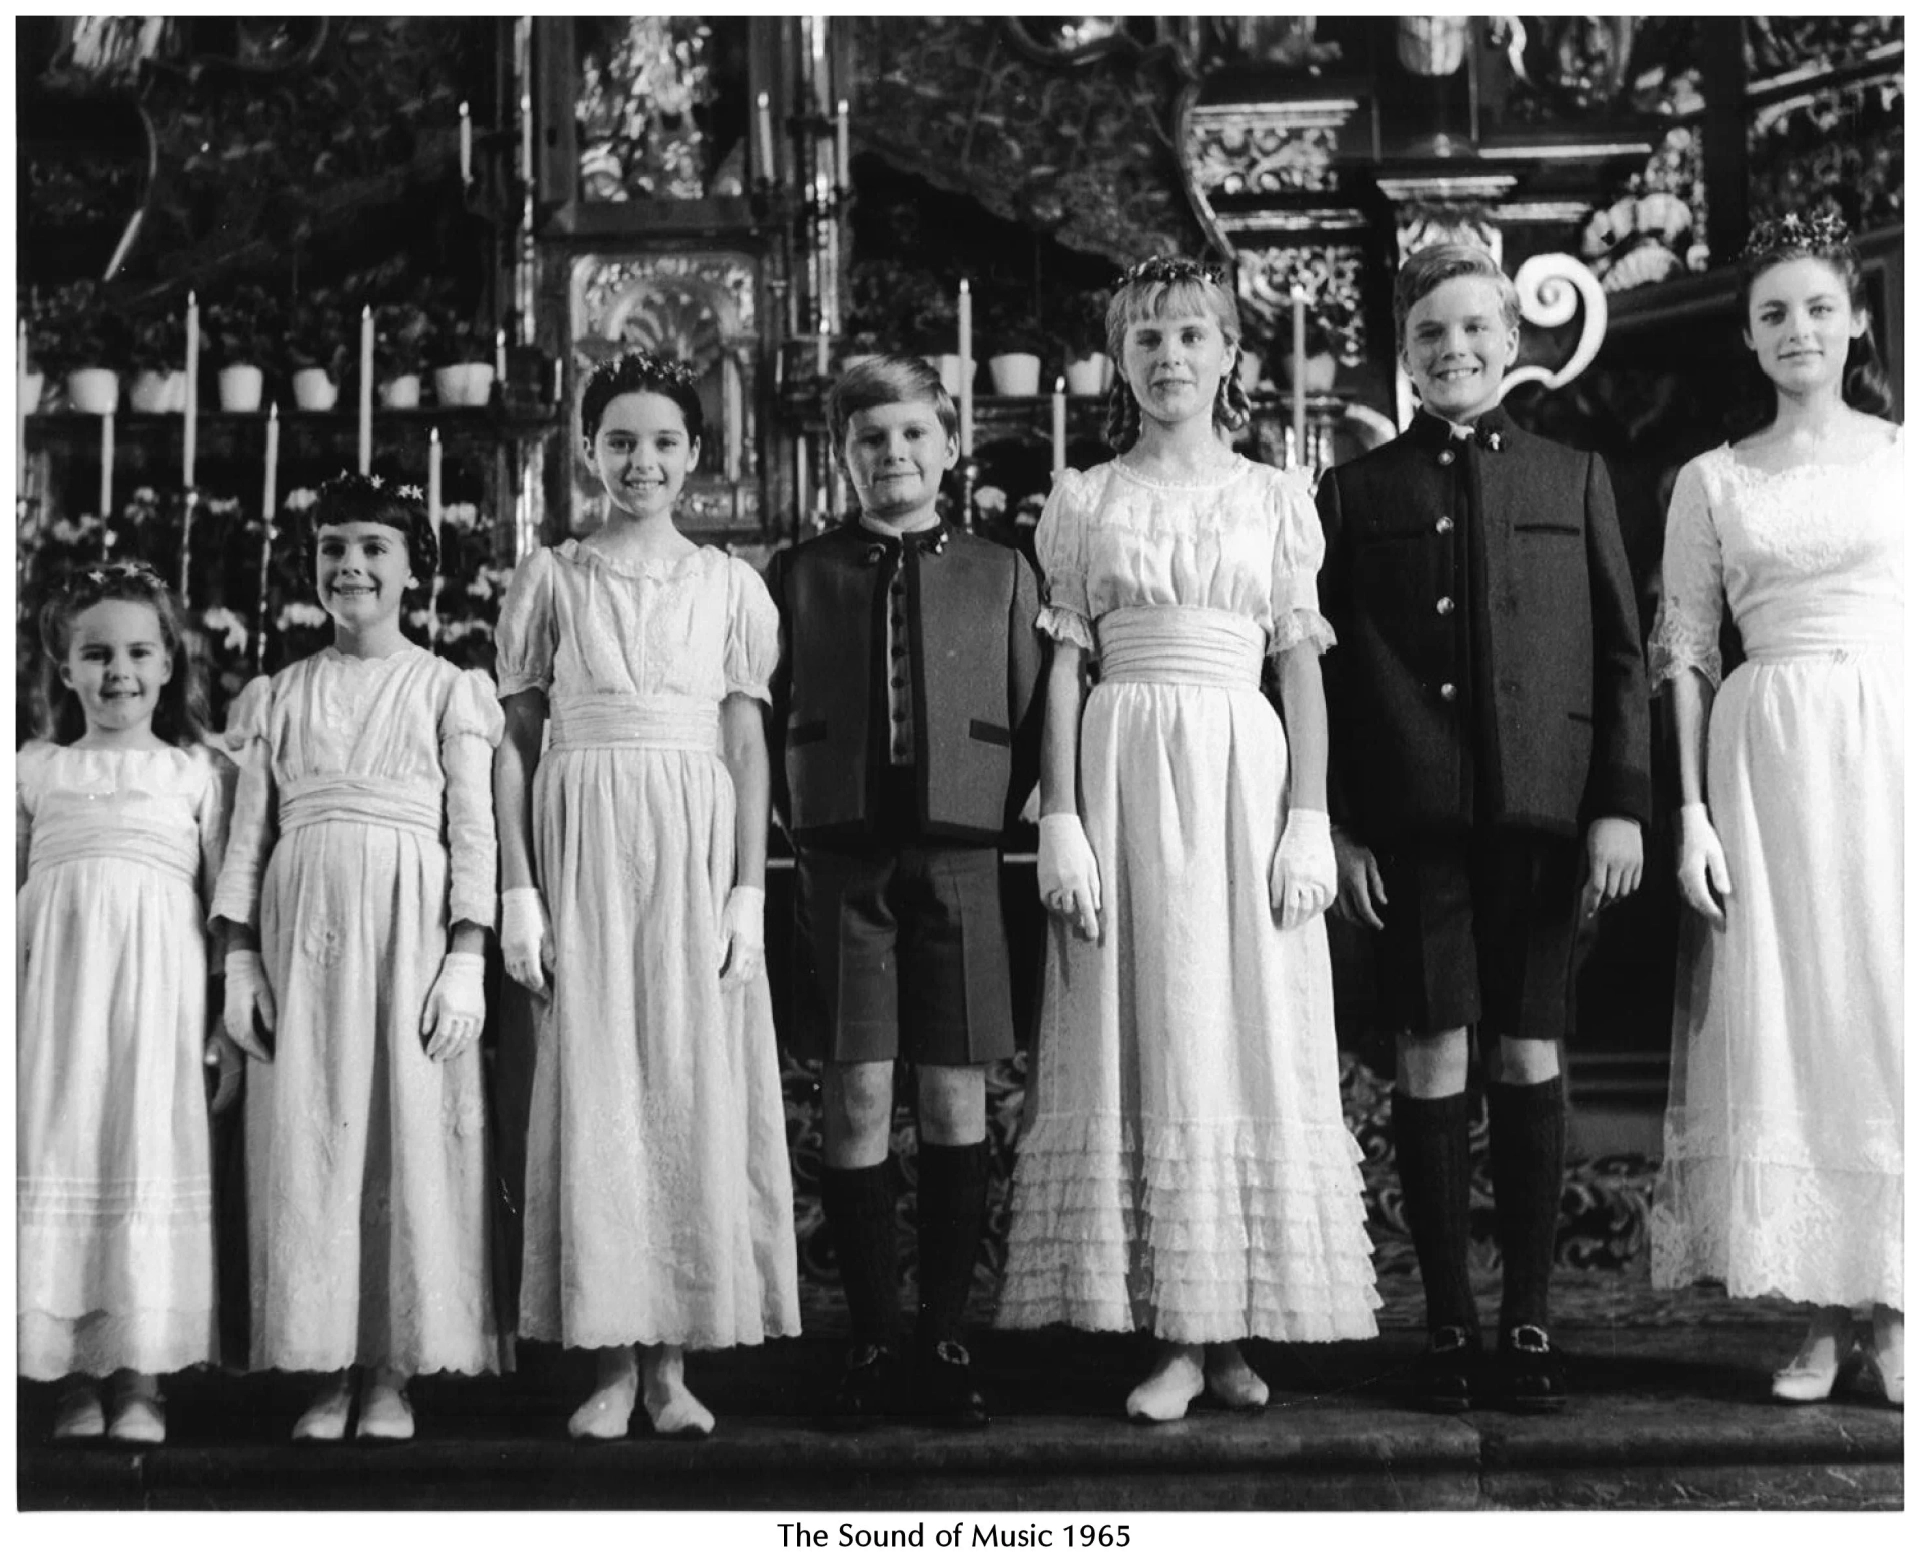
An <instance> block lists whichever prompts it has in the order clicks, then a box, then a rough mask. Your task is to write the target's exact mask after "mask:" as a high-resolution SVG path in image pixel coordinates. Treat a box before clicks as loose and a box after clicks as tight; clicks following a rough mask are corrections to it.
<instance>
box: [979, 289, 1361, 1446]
mask: <svg viewBox="0 0 1920 1554" xmlns="http://www.w3.org/2000/svg"><path fill="white" fill-rule="evenodd" d="M1107 335H1108V349H1109V351H1110V353H1111V354H1112V356H1113V357H1114V359H1115V360H1116V361H1117V362H1118V363H1120V364H1121V369H1122V370H1121V373H1120V376H1119V378H1118V379H1117V380H1116V382H1115V385H1114V390H1113V411H1112V416H1111V419H1110V421H1109V430H1108V436H1109V441H1110V442H1111V443H1112V445H1113V447H1114V450H1115V452H1116V453H1117V454H1118V455H1119V456H1118V457H1117V458H1116V459H1114V460H1113V461H1112V462H1111V463H1108V464H1104V465H1101V466H1099V467H1097V468H1095V469H1092V470H1089V471H1087V472H1085V473H1083V474H1082V473H1075V472H1072V471H1069V472H1067V473H1066V474H1064V475H1062V476H1061V477H1060V478H1059V480H1058V482H1057V484H1056V485H1055V487H1054V490H1053V493H1052V496H1051V498H1050V499H1049V501H1048V503H1047V509H1046V512H1045V514H1044V516H1043V517H1042V518H1041V521H1040V528H1039V531H1038V534H1037V535H1036V549H1037V552H1038V555H1039V560H1040V565H1041V570H1042V572H1043V574H1044V577H1045V589H1046V604H1045V607H1044V608H1043V609H1042V611H1041V616H1040V624H1041V627H1042V629H1043V630H1044V631H1046V632H1047V633H1048V634H1049V635H1051V636H1052V637H1053V638H1054V650H1053V660H1052V668H1051V670H1050V678H1049V682H1048V686H1047V701H1046V713H1045V724H1044V734H1043V754H1042V775H1041V806H1040V807H1041V820H1040V867H1039V874H1040V889H1041V893H1042V896H1043V898H1044V900H1045V902H1046V905H1047V908H1048V910H1049V911H1050V912H1051V913H1052V914H1053V921H1052V924H1051V937H1050V939H1049V944H1048V957H1047V967H1046V975H1045V986H1044V994H1043V1004H1042V1011H1041V1018H1040V1031H1039V1035H1038V1039H1037V1045H1038V1049H1039V1050H1038V1057H1037V1063H1036V1069H1035V1072H1034V1075H1033V1080H1032V1083H1031V1087H1030V1088H1029V1090H1028V1093H1027V1107H1028V1118H1027V1131H1026V1134H1025V1137H1024V1140H1023V1143H1022V1145H1021V1150H1020V1158H1019V1162H1018V1164H1017V1167H1016V1169H1015V1175H1014V1188H1013V1193H1014V1196H1013V1221H1012V1231H1011V1240H1010V1244H1009V1248H1008V1260H1007V1275H1006V1282H1005V1286H1004V1289H1003V1291H1002V1295H1001V1306H1000V1323H1001V1325H1002V1326H1006V1327H1038V1326H1041V1325H1044V1324H1046V1323H1050V1322H1065V1323H1068V1324H1070V1325H1072V1326H1074V1327H1079V1328H1086V1329H1093V1330H1120V1331H1133V1330H1136V1329H1142V1330H1146V1331H1149V1332H1151V1333H1153V1334H1154V1336H1155V1337H1156V1338H1157V1339H1158V1340H1159V1353H1158V1356H1157V1360H1156V1363H1155V1365H1154V1367H1153V1370H1152V1372H1151V1374H1149V1375H1148V1377H1147V1378H1146V1379H1145V1380H1144V1381H1143V1382H1141V1384H1140V1385H1139V1386H1137V1387H1136V1388H1135V1389H1134V1390H1133V1393H1132V1395H1131V1396H1130V1397H1129V1398H1128V1399H1127V1405H1126V1406H1127V1412H1128V1414H1129V1415H1130V1416H1132V1417H1134V1418H1137V1419H1142V1420H1148V1421H1160V1420H1173V1419H1178V1418H1180V1417H1182V1416H1183V1415H1184V1414H1185V1412H1186V1410H1187V1406H1188V1404H1189V1403H1191V1402H1192V1401H1193V1400H1194V1399H1195V1398H1197V1397H1198V1396H1199V1395H1200V1394H1201V1393H1202V1392H1203V1391H1204V1392H1207V1393H1209V1394H1211V1395H1212V1396H1213V1397H1214V1398H1215V1399H1216V1400H1217V1401H1219V1402H1221V1403H1223V1404H1225V1405H1227V1406H1228V1407H1234V1408H1258V1407H1261V1406H1263V1405H1264V1404H1265V1402H1266V1398H1267V1388H1266V1384H1265V1383H1264V1382H1263V1381H1262V1380H1261V1379H1260V1377H1259V1376H1258V1375H1256V1374H1255V1373H1254V1371H1253V1370H1252V1368H1251V1367H1250V1366H1249V1365H1248V1364H1247V1362H1246V1360H1245V1358H1244V1357H1243V1356H1242V1355H1241V1353H1240V1350H1239V1347H1238V1343H1239V1341H1240V1340H1241V1339H1244V1338H1249V1337H1259V1338H1270V1339H1279V1340H1289V1341H1311V1342H1325V1341H1329V1340H1334V1339H1345V1338H1361V1337H1366V1336H1370V1335H1371V1334H1372V1333H1373V1332H1374V1331H1375V1323H1374V1318H1373V1311H1374V1308H1375V1307H1377V1306H1378V1305H1379V1298H1378V1296H1377V1295H1376V1294H1375V1291H1374V1278H1373V1267H1372V1261H1371V1258H1372V1245H1371V1243H1370V1242H1369V1241H1368V1239H1367V1234H1366V1228H1365V1219H1366V1211H1365V1206H1364V1203H1363V1201H1362V1187H1361V1178H1360V1171H1359V1164H1358V1162H1359V1159H1360V1151H1359V1148H1358V1146H1357V1145H1356V1144H1355V1143H1354V1141H1353V1139H1352V1137H1351V1135H1349V1133H1348V1132H1347V1129H1346V1126H1345V1124H1344V1122H1343V1121H1342V1117H1341V1109H1340V1085H1339V1068H1338V1055H1337V1053H1336V1050H1335V1046H1334V1026H1333V984H1332V973H1331V968H1330V965H1329V961H1328V956H1327V938H1326V929H1325V925H1324V924H1323V922H1322V921H1321V913H1322V911H1323V910H1324V909H1325V908H1326V906H1327V904H1328V903H1329V902H1330V901H1331V900H1332V898H1333V892H1334V883H1335V876H1334V859H1333V851H1332V844H1331V841H1330V839H1329V831H1328V823H1327V812H1326V757H1327V745H1326V717H1325V706H1324V702H1323V700H1322V696H1321V687H1320V666H1319V654H1320V652H1321V651H1322V650H1323V649H1324V648H1325V647H1327V646H1328V645H1329V643H1330V642H1331V640H1332V636H1331V633H1330V632H1329V630H1328V629H1327V626H1326V623H1325V622H1324V621H1323V620H1322V619H1321V617H1320V615H1319V612H1318V601H1317V598H1316V592H1315V574H1316V572H1317V570H1318V568H1319V563H1320V557H1321V551H1322V540H1321V533H1320V524H1319V520H1318V518H1317V516H1316V514H1315V511H1314V507H1313V501H1312V498H1311V496H1310V494H1309V492H1308V487H1307V483H1306V481H1305V479H1304V478H1303V477H1302V476H1300V475H1299V474H1297V473H1293V472H1285V471H1281V470H1277V469H1272V468H1269V467H1265V466H1261V465H1257V464H1253V463H1250V462H1248V461H1247V460H1246V459H1244V458H1241V457H1240V456H1238V455H1237V454H1235V453H1234V452H1233V451H1232V449H1231V447H1230V446H1229V445H1228V442H1227V438H1226V436H1225V435H1223V434H1225V433H1228V432H1230V431H1231V430H1233V429H1234V428H1237V427H1238V426H1240V425H1243V424H1244V423H1245V421H1246V419H1247V414H1248V409H1247V405H1246V401H1245V398H1244V396H1243V395H1242V394H1241V392H1240V390H1239V387H1238V382H1237V378H1236V374H1235V372H1234V362H1235V358H1236V357H1237V355H1238V352H1239V341H1240V322H1239V313H1238V309H1237V308H1236V306H1235V303H1234V299H1233V294H1232V293H1231V292H1230V291H1229V290H1228V289H1227V288H1226V287H1225V286H1224V285H1223V284H1222V283H1221V282H1220V280H1219V279H1218V278H1217V277H1216V276H1215V275H1213V274H1212V273H1211V272H1210V271H1208V270H1207V269H1204V268H1203V267H1201V266H1200V265H1197V264H1194V263H1192V262H1191V261H1187V260H1178V259H1176V260H1167V259H1153V260H1148V261H1146V262H1145V263H1143V264H1140V265H1137V266H1136V267H1135V268H1134V269H1133V270H1132V271H1130V272H1129V273H1128V275H1127V276H1126V277H1125V279H1124V281H1123V282H1122V284H1121V285H1120V287H1119V288H1118V290H1117V291H1116V293H1115V296H1114V299H1113V302H1112V304H1111V306H1110V307H1109V309H1108V313H1107ZM1268 668H1270V669H1271V671H1272V675H1273V678H1274V680H1275V682H1276V683H1277V685H1278V693H1279V695H1278V699H1279V704H1280V712H1281V714H1282V716H1283V717H1284V724H1283V721H1282V716H1276V715H1275V709H1274V707H1273V706H1272V705H1271V704H1270V703H1269V701H1268V700H1267V698H1266V697H1265V696H1264V695H1263V694H1262V691H1261V685H1262V674H1263V670H1265V669H1268ZM1096 670H1097V678H1096V673H1095V672H1096Z"/></svg>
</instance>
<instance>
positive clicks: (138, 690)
mask: <svg viewBox="0 0 1920 1554" xmlns="http://www.w3.org/2000/svg"><path fill="white" fill-rule="evenodd" d="M70 631H71V636H70V639H69V641H68V643H67V656H66V658H65V660H64V661H63V662H62V663H61V665H60V678H61V679H62V680H63V681H65V682H66V684H67V686H68V687H69V688H70V689H71V690H72V691H73V694H74V695H75V696H77V697H78V698H79V699H80V707H81V710H82V711H83V712H84V713H85V714H86V719H87V729H88V731H89V732H90V733H95V734H107V735H116V734H128V733H136V732H139V731H140V730H143V729H147V728H150V727H151V726H152V724H153V714H154V710H155V709H156V708H157V707H158V706H159V704H160V687H161V686H163V685H165V684H166V683H167V682H168V681H169V680H171V679H172V678H173V655H172V654H170V653H169V652H168V651H167V640H166V633H165V632H164V631H163V630H162V629H161V626H160V614H159V612H158V611H157V610H155V609H154V607H153V606H152V605H150V604H144V603H142V602H141V601H140V600H138V599H102V600H101V601H100V602H99V603H98V604H92V605H88V606H87V608H86V609H84V610H82V611H81V612H80V613H79V614H78V615H76V616H74V617H73V620H72V623H71V626H70Z"/></svg>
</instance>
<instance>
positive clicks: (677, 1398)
mask: <svg viewBox="0 0 1920 1554" xmlns="http://www.w3.org/2000/svg"><path fill="white" fill-rule="evenodd" d="M644 1402H645V1403H646V1408H647V1418H648V1420H649V1421H650V1422H651V1423H652V1425H653V1433H654V1434H655V1435H711V1434H713V1413H712V1411H711V1410H710V1409H709V1408H708V1407H707V1406H706V1404H704V1403H702V1402H701V1401H700V1400H699V1399H698V1398H697V1397H695V1396H694V1395H693V1394H692V1393H691V1392H689V1391H688V1390H687V1389H686V1388H685V1387H684V1386H681V1387H671V1388H668V1387H663V1388H660V1389H659V1390H657V1391H656V1390H655V1389H654V1388H652V1387H649V1388H648V1389H647V1394H646V1397H645V1399H644Z"/></svg>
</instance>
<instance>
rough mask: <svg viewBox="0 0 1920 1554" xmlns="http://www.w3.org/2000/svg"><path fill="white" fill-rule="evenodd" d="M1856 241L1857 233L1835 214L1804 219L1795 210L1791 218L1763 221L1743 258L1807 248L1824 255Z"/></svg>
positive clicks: (1823, 213) (1825, 213) (1742, 253)
mask: <svg viewBox="0 0 1920 1554" xmlns="http://www.w3.org/2000/svg"><path fill="white" fill-rule="evenodd" d="M1852 240H1853V234H1852V233H1851V232H1850V231H1848V230H1847V224H1846V223H1845V222H1844V221H1842V220H1841V219H1840V218H1839V217H1838V216H1836V215H1834V214H1833V213H1832V212H1831V211H1824V210H1823V211H1821V212H1820V213H1819V214H1818V215H1813V216H1803V215H1801V214H1800V213H1799V212H1798V211H1795V212H1794V213H1793V214H1792V215H1790V216H1779V217H1776V218H1775V219H1774V220H1772V221H1763V222H1761V223H1760V225H1759V226H1757V227H1755V228H1754V229H1753V233H1752V235H1751V236H1750V237H1748V239H1747V246H1746V247H1745V248H1744V249H1742V250H1741V252H1740V257H1741V258H1742V259H1760V258H1764V257H1765V256H1767V255H1768V254H1776V253H1779V252H1780V250H1782V249H1783V248H1803V249H1808V250H1810V251H1812V252H1815V253H1824V252H1828V251H1830V250H1832V249H1836V248H1844V247H1846V245H1847V244H1848V243H1850V242H1851V241H1852Z"/></svg>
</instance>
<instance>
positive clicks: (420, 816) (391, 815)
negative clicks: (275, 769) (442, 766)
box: [280, 777, 441, 842]
mask: <svg viewBox="0 0 1920 1554" xmlns="http://www.w3.org/2000/svg"><path fill="white" fill-rule="evenodd" d="M339 820H344V821H348V822H350V823H352V824H356V825H369V826H391V827H393V828H394V829H395V830H397V831H413V832H416V833H418V834H419V835H421V836H426V837H431V838H432V839H433V840H434V841H436V842H437V841H439V840H440V828H441V811H440V795H439V794H438V793H423V792H422V791H421V790H420V787H419V785H418V784H417V783H410V782H399V781H396V780H394V779H393V778H389V777H304V778H302V779H301V780H300V781H298V782H290V783H288V784H287V785H286V787H285V788H283V789H282V790H281V792H280V831H281V834H282V835H285V834H286V833H288V832H290V831H297V830H299V829H300V828H301V827H302V826H312V825H320V824H323V823H325V822H327V821H339Z"/></svg>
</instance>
